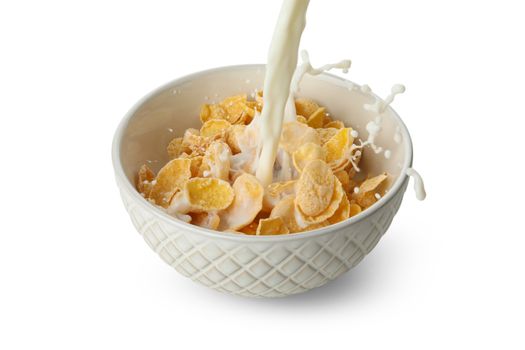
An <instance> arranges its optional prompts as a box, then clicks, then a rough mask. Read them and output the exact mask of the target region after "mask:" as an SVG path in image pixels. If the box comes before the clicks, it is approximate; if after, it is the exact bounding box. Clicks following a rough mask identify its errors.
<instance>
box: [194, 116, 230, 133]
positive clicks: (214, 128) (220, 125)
mask: <svg viewBox="0 0 525 350" xmlns="http://www.w3.org/2000/svg"><path fill="white" fill-rule="evenodd" d="M230 126H231V124H230V122H228V121H227V120H224V119H210V120H208V121H206V122H205V123H204V124H202V126H201V130H200V135H201V136H202V137H215V136H217V135H221V134H223V133H225V132H226V130H227V129H228V128H229V127H230Z"/></svg>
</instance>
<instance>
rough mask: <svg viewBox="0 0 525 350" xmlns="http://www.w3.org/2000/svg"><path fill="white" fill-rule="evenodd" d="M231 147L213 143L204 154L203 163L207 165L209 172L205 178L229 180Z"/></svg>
mask: <svg viewBox="0 0 525 350" xmlns="http://www.w3.org/2000/svg"><path fill="white" fill-rule="evenodd" d="M231 156H232V154H231V151H230V147H228V145H227V144H226V143H224V142H213V143H212V144H210V146H209V147H208V149H207V150H206V153H205V154H204V159H203V163H204V164H206V165H207V167H208V169H209V170H208V171H207V173H206V176H205V177H214V178H218V179H221V180H228V177H229V175H230V165H231Z"/></svg>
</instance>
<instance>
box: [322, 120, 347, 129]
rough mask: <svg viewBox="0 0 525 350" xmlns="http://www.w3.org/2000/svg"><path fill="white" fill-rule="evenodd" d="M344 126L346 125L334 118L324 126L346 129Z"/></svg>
mask: <svg viewBox="0 0 525 350" xmlns="http://www.w3.org/2000/svg"><path fill="white" fill-rule="evenodd" d="M344 127H345V125H344V124H343V122H342V121H340V120H333V121H331V122H328V123H325V124H324V125H323V128H334V129H344Z"/></svg>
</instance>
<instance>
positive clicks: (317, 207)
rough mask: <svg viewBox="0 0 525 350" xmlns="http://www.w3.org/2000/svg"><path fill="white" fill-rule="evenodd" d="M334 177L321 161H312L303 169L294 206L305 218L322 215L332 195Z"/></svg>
mask: <svg viewBox="0 0 525 350" xmlns="http://www.w3.org/2000/svg"><path fill="white" fill-rule="evenodd" d="M334 183H335V176H334V175H333V174H332V170H331V169H330V167H329V166H328V165H327V164H326V163H325V162H324V161H322V160H319V159H316V160H312V161H311V162H310V163H308V164H307V165H306V167H304V169H303V172H302V173H301V177H300V178H299V180H298V181H297V187H296V191H297V196H296V204H297V206H298V207H299V208H300V209H301V211H302V212H303V213H304V214H305V215H307V216H316V215H318V214H320V213H322V212H323V211H324V210H325V209H326V208H327V207H328V205H329V204H330V201H331V199H332V195H333V193H334Z"/></svg>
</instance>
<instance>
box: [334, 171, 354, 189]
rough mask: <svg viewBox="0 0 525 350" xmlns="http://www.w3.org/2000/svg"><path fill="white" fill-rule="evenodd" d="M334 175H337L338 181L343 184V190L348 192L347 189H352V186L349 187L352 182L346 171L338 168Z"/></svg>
mask: <svg viewBox="0 0 525 350" xmlns="http://www.w3.org/2000/svg"><path fill="white" fill-rule="evenodd" d="M334 175H335V177H337V179H338V180H339V182H340V183H341V185H342V186H343V190H344V191H345V192H349V191H351V190H353V187H350V186H351V184H352V181H351V180H350V176H349V175H348V173H347V172H346V171H344V170H339V171H337V172H335V173H334Z"/></svg>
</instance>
